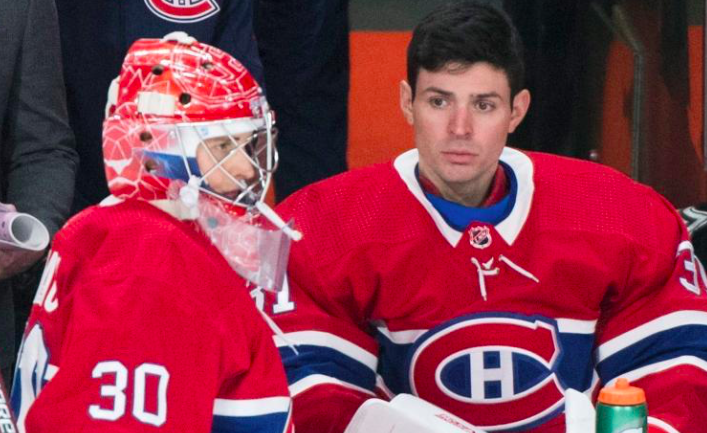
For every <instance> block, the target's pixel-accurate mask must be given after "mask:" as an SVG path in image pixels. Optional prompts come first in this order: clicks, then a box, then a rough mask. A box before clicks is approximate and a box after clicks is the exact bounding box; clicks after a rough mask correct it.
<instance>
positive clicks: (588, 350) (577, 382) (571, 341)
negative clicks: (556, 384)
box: [557, 332, 594, 391]
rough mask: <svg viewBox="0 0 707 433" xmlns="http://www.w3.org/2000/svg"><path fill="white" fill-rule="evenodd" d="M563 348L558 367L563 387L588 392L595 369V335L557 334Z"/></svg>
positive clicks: (558, 374)
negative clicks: (593, 356) (593, 353)
mask: <svg viewBox="0 0 707 433" xmlns="http://www.w3.org/2000/svg"><path fill="white" fill-rule="evenodd" d="M557 338H558V339H559V340H560V347H562V356H561V358H560V360H559V365H558V367H557V376H558V377H559V379H560V383H561V384H562V386H563V387H564V388H565V389H567V388H572V389H576V390H578V391H586V390H587V389H589V387H590V386H592V376H594V368H593V362H592V359H593V358H592V350H593V349H594V334H569V333H561V332H558V333H557Z"/></svg>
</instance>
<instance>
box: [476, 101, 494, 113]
mask: <svg viewBox="0 0 707 433" xmlns="http://www.w3.org/2000/svg"><path fill="white" fill-rule="evenodd" d="M476 108H477V109H479V110H480V111H491V110H493V109H494V108H495V106H494V105H493V104H492V103H490V102H487V101H479V102H477V103H476Z"/></svg>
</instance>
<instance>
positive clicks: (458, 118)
mask: <svg viewBox="0 0 707 433" xmlns="http://www.w3.org/2000/svg"><path fill="white" fill-rule="evenodd" d="M471 124H472V122H471V113H470V112H469V109H468V108H467V107H459V108H456V109H454V110H453V111H452V116H451V118H450V119H449V133H450V134H452V135H455V136H458V137H467V136H470V135H471V133H472V132H473V131H472V127H471Z"/></svg>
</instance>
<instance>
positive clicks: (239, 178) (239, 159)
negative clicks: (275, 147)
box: [196, 133, 257, 196]
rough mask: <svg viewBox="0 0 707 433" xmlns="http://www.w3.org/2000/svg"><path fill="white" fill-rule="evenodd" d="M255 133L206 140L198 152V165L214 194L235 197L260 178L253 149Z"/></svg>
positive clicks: (198, 148)
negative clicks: (256, 178) (254, 162)
mask: <svg viewBox="0 0 707 433" xmlns="http://www.w3.org/2000/svg"><path fill="white" fill-rule="evenodd" d="M254 140H256V138H255V136H254V134H253V133H242V134H235V135H231V136H227V137H216V138H210V139H207V140H204V141H203V142H202V143H201V144H200V145H199V146H198V147H197V149H196V162H197V164H198V166H199V170H200V171H201V173H202V176H203V179H204V181H205V182H206V184H207V185H208V186H209V188H211V190H213V191H214V192H216V193H218V194H221V195H225V196H232V195H235V194H237V193H239V192H241V191H243V190H244V189H245V188H246V187H247V185H248V184H249V183H251V182H252V181H253V180H254V179H255V177H256V174H257V172H256V168H255V166H254V165H253V162H252V157H253V155H249V151H250V152H251V153H252V150H251V147H252V144H253V141H254Z"/></svg>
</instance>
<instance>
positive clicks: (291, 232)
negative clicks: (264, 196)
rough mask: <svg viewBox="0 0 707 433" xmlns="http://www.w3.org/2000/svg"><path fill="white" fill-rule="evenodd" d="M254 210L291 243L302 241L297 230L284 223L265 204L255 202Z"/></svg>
mask: <svg viewBox="0 0 707 433" xmlns="http://www.w3.org/2000/svg"><path fill="white" fill-rule="evenodd" d="M255 208H256V209H258V211H259V212H260V213H261V214H262V215H263V216H264V217H265V218H267V219H268V220H269V221H270V222H271V223H273V224H274V225H275V227H277V228H278V229H280V230H282V231H283V233H285V234H286V235H287V236H288V237H289V238H290V239H292V240H293V241H299V240H301V239H302V233H301V232H300V231H298V230H295V229H293V228H292V227H290V226H289V225H287V223H285V222H284V221H283V220H282V218H280V216H279V215H278V214H277V213H276V212H275V211H274V210H272V209H271V208H270V206H268V205H267V204H265V202H263V201H257V202H255Z"/></svg>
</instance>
